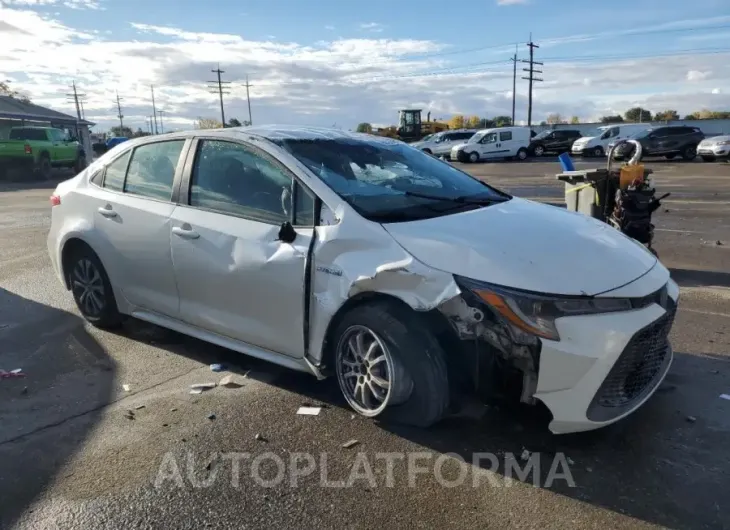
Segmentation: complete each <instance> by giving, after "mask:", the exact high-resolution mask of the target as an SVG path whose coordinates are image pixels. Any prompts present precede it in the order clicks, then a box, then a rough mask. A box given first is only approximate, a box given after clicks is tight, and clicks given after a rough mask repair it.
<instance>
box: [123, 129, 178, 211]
mask: <svg viewBox="0 0 730 530" xmlns="http://www.w3.org/2000/svg"><path fill="white" fill-rule="evenodd" d="M183 145H185V140H172V141H169V142H157V143H152V144H146V145H141V146H139V147H137V148H136V149H135V150H134V152H133V153H132V162H131V163H130V164H129V170H128V171H127V180H126V181H125V183H124V191H125V193H131V194H132V195H139V196H141V197H149V198H152V199H160V200H163V201H169V200H170V197H172V182H173V180H175V168H176V167H177V161H178V159H179V158H180V152H181V151H182V148H183Z"/></svg>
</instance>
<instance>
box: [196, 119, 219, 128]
mask: <svg viewBox="0 0 730 530" xmlns="http://www.w3.org/2000/svg"><path fill="white" fill-rule="evenodd" d="M197 128H198V129H222V128H223V124H222V123H221V122H219V121H218V120H216V119H213V118H198V124H197Z"/></svg>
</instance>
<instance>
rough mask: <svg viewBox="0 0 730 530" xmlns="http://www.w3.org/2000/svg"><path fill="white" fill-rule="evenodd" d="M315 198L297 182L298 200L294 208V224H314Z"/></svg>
mask: <svg viewBox="0 0 730 530" xmlns="http://www.w3.org/2000/svg"><path fill="white" fill-rule="evenodd" d="M314 225H315V222H314V198H313V196H312V195H311V194H310V193H309V191H307V190H306V189H304V186H302V185H301V184H299V183H297V200H296V205H295V209H294V226H314Z"/></svg>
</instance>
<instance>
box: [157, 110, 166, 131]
mask: <svg viewBox="0 0 730 530" xmlns="http://www.w3.org/2000/svg"><path fill="white" fill-rule="evenodd" d="M157 114H159V115H160V134H164V132H165V129H164V127H163V126H162V115H163V114H165V111H164V110H158V111H157Z"/></svg>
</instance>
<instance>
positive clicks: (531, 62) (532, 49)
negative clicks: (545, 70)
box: [520, 34, 542, 127]
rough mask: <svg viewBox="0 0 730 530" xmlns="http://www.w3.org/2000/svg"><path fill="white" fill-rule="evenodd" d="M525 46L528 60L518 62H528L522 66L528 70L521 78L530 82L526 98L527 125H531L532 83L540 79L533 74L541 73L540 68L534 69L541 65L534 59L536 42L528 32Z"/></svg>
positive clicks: (540, 79) (524, 69)
mask: <svg viewBox="0 0 730 530" xmlns="http://www.w3.org/2000/svg"><path fill="white" fill-rule="evenodd" d="M527 46H528V47H529V48H530V60H529V61H526V60H524V59H523V60H522V61H520V62H523V63H528V64H529V65H530V67H529V68H523V69H522V70H523V71H524V72H529V76H528V77H523V78H522V79H527V80H528V81H529V82H530V86H529V89H528V96H527V97H528V100H527V126H528V127H531V126H532V84H533V83H534V82H535V81H542V78H540V77H535V74H541V73H542V70H535V65H536V64H537V65H539V66H542V63H541V62H538V61H535V48H539V47H540V46H538V45H537V44H535V43H534V42H532V34H530V42H528V43H527Z"/></svg>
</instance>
